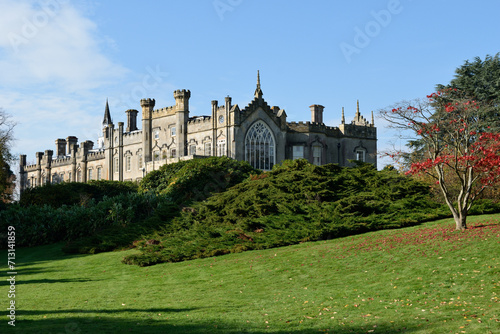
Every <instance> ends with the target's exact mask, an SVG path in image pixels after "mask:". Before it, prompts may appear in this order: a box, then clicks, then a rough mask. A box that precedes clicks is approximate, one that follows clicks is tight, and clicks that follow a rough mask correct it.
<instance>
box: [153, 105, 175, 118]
mask: <svg viewBox="0 0 500 334" xmlns="http://www.w3.org/2000/svg"><path fill="white" fill-rule="evenodd" d="M176 111H177V106H170V107H164V108H160V109H155V110H153V112H152V115H151V117H152V118H161V117H165V116H171V115H175V112H176Z"/></svg>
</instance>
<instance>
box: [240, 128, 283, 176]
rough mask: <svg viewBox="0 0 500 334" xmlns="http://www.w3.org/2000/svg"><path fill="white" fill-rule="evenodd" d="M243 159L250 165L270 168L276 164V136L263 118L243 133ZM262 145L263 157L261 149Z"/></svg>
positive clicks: (264, 168) (265, 168)
mask: <svg viewBox="0 0 500 334" xmlns="http://www.w3.org/2000/svg"><path fill="white" fill-rule="evenodd" d="M244 145H245V161H247V162H248V163H249V164H250V165H252V167H254V168H257V169H262V170H271V169H272V168H273V166H274V165H275V164H276V138H275V135H274V133H273V131H272V129H271V127H270V126H269V125H268V124H267V123H266V122H264V121H263V120H260V119H259V120H257V121H255V122H254V123H253V124H252V125H251V126H249V127H248V130H247V132H246V134H245V141H244ZM259 147H260V148H262V147H264V154H263V156H264V158H263V159H262V155H261V153H262V151H261V149H259Z"/></svg>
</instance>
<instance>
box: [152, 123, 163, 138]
mask: <svg viewBox="0 0 500 334" xmlns="http://www.w3.org/2000/svg"><path fill="white" fill-rule="evenodd" d="M152 131H153V140H160V131H161V127H159V126H157V127H154V128H153V129H152Z"/></svg>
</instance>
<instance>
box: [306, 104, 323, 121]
mask: <svg viewBox="0 0 500 334" xmlns="http://www.w3.org/2000/svg"><path fill="white" fill-rule="evenodd" d="M309 108H311V123H319V124H323V109H324V108H325V107H323V106H322V105H319V104H313V105H312V106H309Z"/></svg>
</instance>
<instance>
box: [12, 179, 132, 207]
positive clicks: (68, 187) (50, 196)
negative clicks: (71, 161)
mask: <svg viewBox="0 0 500 334" xmlns="http://www.w3.org/2000/svg"><path fill="white" fill-rule="evenodd" d="M137 189H138V186H137V184H136V183H134V182H119V181H106V180H100V181H96V180H94V181H90V182H88V183H81V182H68V183H66V182H64V183H59V184H48V185H44V186H41V187H35V188H29V189H26V190H25V191H24V192H23V193H22V195H21V198H20V200H19V204H20V205H21V206H24V207H27V206H30V205H49V206H51V207H54V208H58V207H61V206H62V205H73V204H79V205H83V206H85V205H87V203H88V202H89V201H90V200H92V199H94V200H96V201H101V200H102V199H103V198H104V197H113V196H117V195H120V194H126V193H133V192H137Z"/></svg>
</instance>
